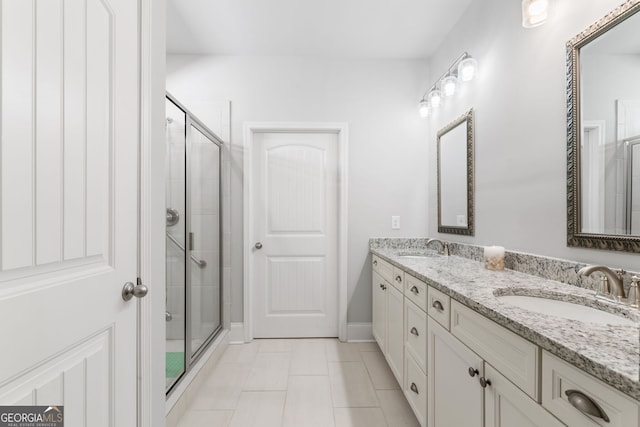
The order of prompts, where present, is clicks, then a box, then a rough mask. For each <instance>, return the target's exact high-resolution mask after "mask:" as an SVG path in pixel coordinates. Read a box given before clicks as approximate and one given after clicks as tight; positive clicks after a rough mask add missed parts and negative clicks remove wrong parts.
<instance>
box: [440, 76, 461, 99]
mask: <svg viewBox="0 0 640 427" xmlns="http://www.w3.org/2000/svg"><path fill="white" fill-rule="evenodd" d="M457 86H458V79H457V78H456V76H447V77H445V78H444V79H443V80H442V83H441V84H440V87H441V88H442V92H443V93H444V96H451V95H453V94H454V93H456V89H457Z"/></svg>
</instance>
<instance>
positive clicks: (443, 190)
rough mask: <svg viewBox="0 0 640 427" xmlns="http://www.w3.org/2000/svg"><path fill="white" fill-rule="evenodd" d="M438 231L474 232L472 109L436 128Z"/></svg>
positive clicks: (468, 234) (454, 232)
mask: <svg viewBox="0 0 640 427" xmlns="http://www.w3.org/2000/svg"><path fill="white" fill-rule="evenodd" d="M438 232H439V233H452V234H461V235H467V236H473V233H474V225H473V110H469V111H468V112H467V113H465V114H464V115H462V116H461V117H459V118H458V119H456V120H455V121H454V122H452V123H451V124H449V125H447V126H446V127H444V128H443V129H441V130H440V131H439V132H438Z"/></svg>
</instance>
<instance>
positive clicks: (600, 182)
mask: <svg viewBox="0 0 640 427" xmlns="http://www.w3.org/2000/svg"><path fill="white" fill-rule="evenodd" d="M639 11H640V0H629V1H627V2H626V3H624V4H622V5H621V6H619V7H618V8H616V9H615V10H614V11H612V12H611V13H609V14H608V15H606V16H605V17H603V18H602V19H600V20H599V21H597V22H596V23H594V24H593V25H591V26H590V27H589V28H587V29H586V30H585V31H583V32H582V33H580V34H578V35H577V36H576V37H574V38H573V39H572V40H570V41H569V42H567V137H568V146H567V244H568V246H577V247H584V248H594V249H606V250H616V251H627V252H640V79H639V76H640V13H638V12H639Z"/></svg>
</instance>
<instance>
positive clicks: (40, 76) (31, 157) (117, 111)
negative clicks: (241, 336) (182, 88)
mask: <svg viewBox="0 0 640 427" xmlns="http://www.w3.org/2000/svg"><path fill="white" fill-rule="evenodd" d="M137 8H138V5H137V2H136V1H133V0H2V1H1V3H0V17H1V18H0V19H1V30H0V31H1V37H0V44H1V49H0V56H1V60H0V85H1V90H0V93H1V101H0V102H1V104H0V108H1V111H0V119H1V122H0V133H1V146H0V157H1V169H0V233H1V237H2V244H1V246H0V342H2V351H1V352H0V405H11V404H18V403H19V404H23V405H29V404H37V405H47V406H49V405H64V406H65V421H66V422H65V426H67V427H75V426H78V427H85V426H118V427H127V426H134V425H136V404H135V402H136V307H137V303H136V301H135V299H134V300H132V301H129V302H125V301H123V299H122V296H121V290H122V287H123V285H124V284H125V282H128V281H132V282H135V280H136V256H137V197H138V195H137V188H138V185H137V177H138V124H137V118H138V66H137V56H138V51H137V49H138V48H137V40H138V10H137Z"/></svg>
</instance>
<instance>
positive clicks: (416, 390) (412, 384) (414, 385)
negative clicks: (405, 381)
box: [409, 383, 420, 394]
mask: <svg viewBox="0 0 640 427" xmlns="http://www.w3.org/2000/svg"><path fill="white" fill-rule="evenodd" d="M409 388H410V389H411V391H412V392H414V393H415V394H420V393H419V392H418V386H417V385H416V383H411V387H409Z"/></svg>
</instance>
